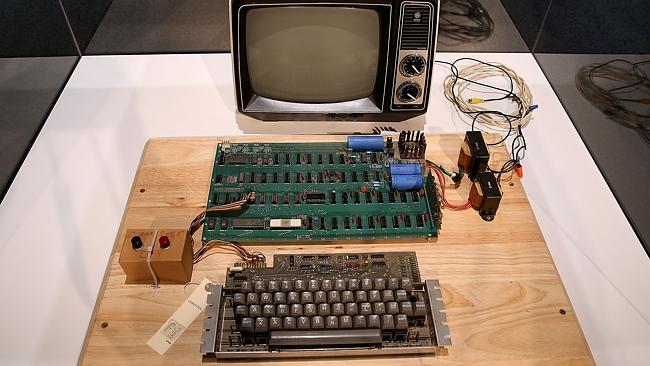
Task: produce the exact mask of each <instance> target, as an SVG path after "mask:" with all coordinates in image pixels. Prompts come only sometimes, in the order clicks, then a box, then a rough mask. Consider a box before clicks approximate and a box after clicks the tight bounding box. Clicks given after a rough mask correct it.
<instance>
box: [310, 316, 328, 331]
mask: <svg viewBox="0 0 650 366" xmlns="http://www.w3.org/2000/svg"><path fill="white" fill-rule="evenodd" d="M324 327H325V319H324V318H323V317H322V316H320V315H316V316H315V317H313V318H311V328H312V329H323V328H324Z"/></svg>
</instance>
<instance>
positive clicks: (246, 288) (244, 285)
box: [240, 281, 253, 294]
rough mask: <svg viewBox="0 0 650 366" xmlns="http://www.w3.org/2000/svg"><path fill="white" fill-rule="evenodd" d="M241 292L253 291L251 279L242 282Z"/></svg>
mask: <svg viewBox="0 0 650 366" xmlns="http://www.w3.org/2000/svg"><path fill="white" fill-rule="evenodd" d="M240 291H241V292H243V293H245V294H246V293H249V292H252V291H253V284H252V283H251V282H250V281H242V283H241V290H240Z"/></svg>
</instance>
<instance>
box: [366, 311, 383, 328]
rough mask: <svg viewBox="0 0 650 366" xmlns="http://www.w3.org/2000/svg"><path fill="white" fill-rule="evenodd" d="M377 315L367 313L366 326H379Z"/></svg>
mask: <svg viewBox="0 0 650 366" xmlns="http://www.w3.org/2000/svg"><path fill="white" fill-rule="evenodd" d="M379 327H380V323H379V315H376V314H373V315H368V328H379Z"/></svg>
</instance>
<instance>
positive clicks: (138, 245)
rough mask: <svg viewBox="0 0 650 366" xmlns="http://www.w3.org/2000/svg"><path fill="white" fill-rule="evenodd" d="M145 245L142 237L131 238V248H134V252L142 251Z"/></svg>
mask: <svg viewBox="0 0 650 366" xmlns="http://www.w3.org/2000/svg"><path fill="white" fill-rule="evenodd" d="M143 245H144V244H143V243H142V238H141V237H139V236H137V235H136V236H134V237H132V238H131V248H133V250H140V249H142V246H143Z"/></svg>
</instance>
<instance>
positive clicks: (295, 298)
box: [287, 291, 300, 305]
mask: <svg viewBox="0 0 650 366" xmlns="http://www.w3.org/2000/svg"><path fill="white" fill-rule="evenodd" d="M287 303H288V304H289V305H291V304H300V295H299V294H298V293H297V292H295V291H291V292H289V295H288V296H287Z"/></svg>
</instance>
